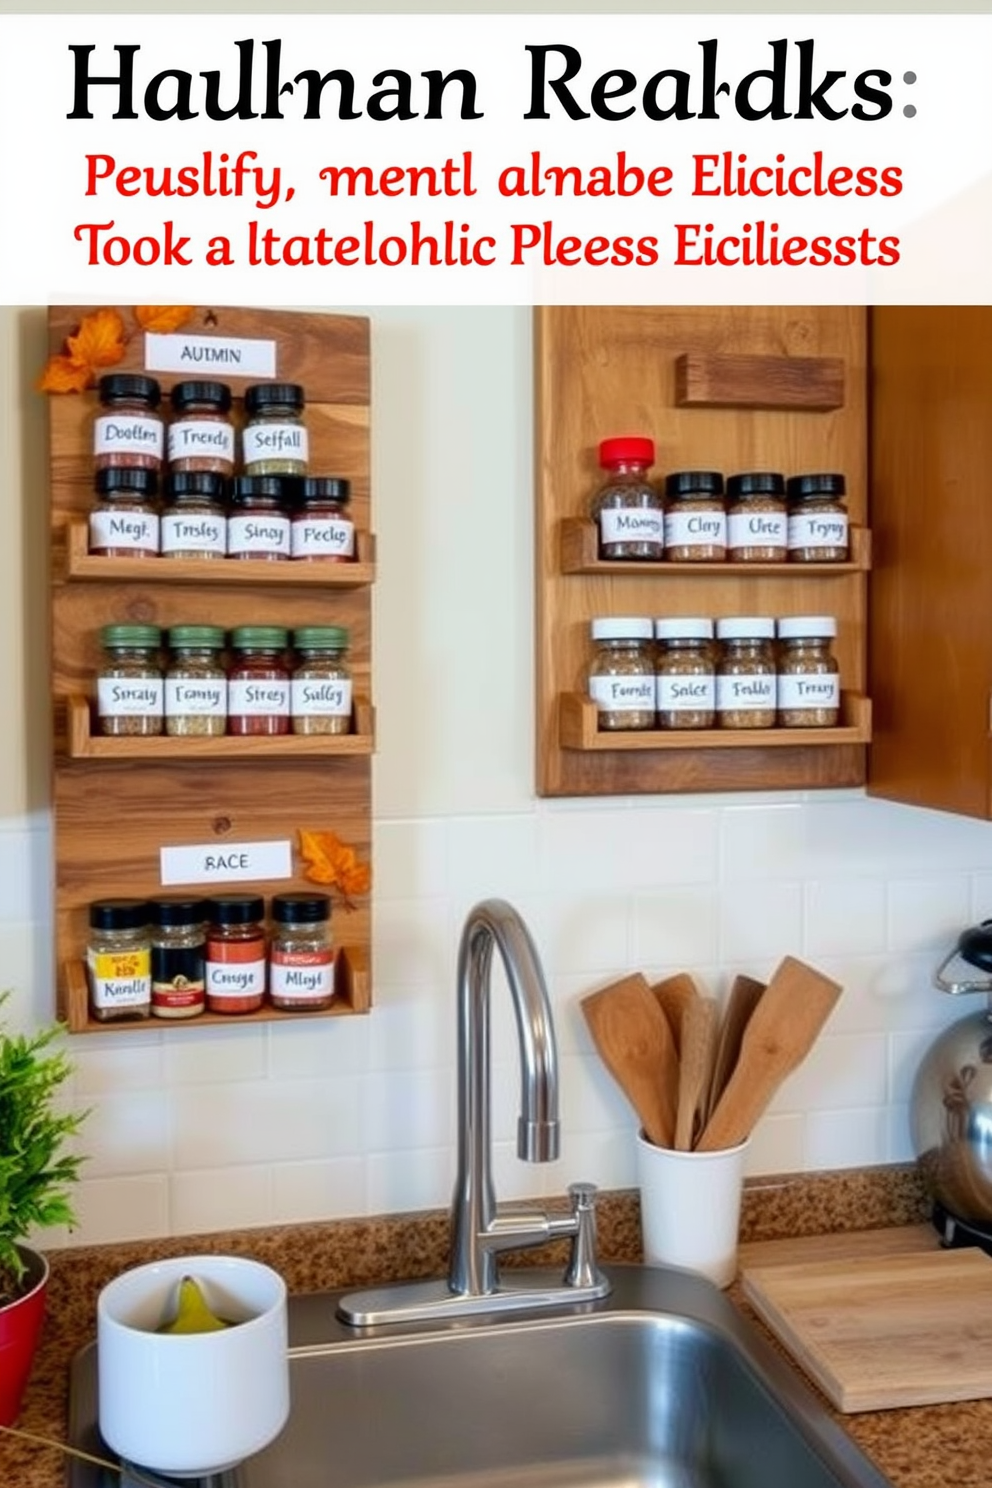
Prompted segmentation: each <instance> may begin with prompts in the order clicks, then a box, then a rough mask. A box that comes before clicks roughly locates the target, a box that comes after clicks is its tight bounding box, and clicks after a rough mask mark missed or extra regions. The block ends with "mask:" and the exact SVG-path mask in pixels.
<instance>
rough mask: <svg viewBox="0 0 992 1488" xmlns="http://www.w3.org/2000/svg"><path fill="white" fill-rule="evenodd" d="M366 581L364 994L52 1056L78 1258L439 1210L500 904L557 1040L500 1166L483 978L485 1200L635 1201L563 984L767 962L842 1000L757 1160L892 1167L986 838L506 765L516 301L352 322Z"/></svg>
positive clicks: (523, 727) (511, 668) (619, 1113)
mask: <svg viewBox="0 0 992 1488" xmlns="http://www.w3.org/2000/svg"><path fill="white" fill-rule="evenodd" d="M370 313H371V316H372V328H373V357H374V390H373V397H374V440H373V476H374V486H375V525H376V530H377V533H378V538H379V552H380V566H379V576H378V582H377V585H376V589H375V693H376V703H377V713H378V753H377V756H376V761H375V766H374V792H375V871H376V894H375V944H374V957H375V967H376V973H375V991H374V1001H375V1005H374V1008H373V1011H372V1013H371V1015H370V1016H369V1017H368V1018H362V1019H335V1020H322V1021H320V1022H310V1023H307V1022H305V1021H304V1022H302V1023H301V1024H300V1025H298V1026H297V1025H286V1024H280V1025H269V1026H266V1027H263V1028H253V1027H238V1026H232V1027H231V1028H226V1027H225V1028H220V1029H217V1028H213V1027H209V1028H207V1027H205V1028H201V1029H197V1028H196V1027H195V1026H191V1027H188V1028H183V1029H169V1030H167V1031H163V1032H160V1031H158V1030H150V1031H148V1032H144V1031H142V1032H136V1033H129V1034H128V1036H127V1037H126V1038H123V1037H121V1036H120V1035H119V1034H118V1035H116V1036H115V1035H114V1034H112V1033H107V1034H100V1035H96V1036H93V1037H87V1038H85V1039H77V1040H73V1041H71V1042H70V1052H71V1054H72V1056H73V1058H74V1060H75V1062H76V1065H77V1072H76V1076H75V1082H74V1089H73V1093H72V1098H73V1100H74V1101H75V1102H76V1103H77V1104H79V1105H85V1106H89V1107H91V1109H92V1114H91V1116H90V1118H89V1121H88V1123H87V1127H86V1133H85V1140H84V1142H83V1146H84V1148H85V1149H86V1151H87V1153H88V1154H89V1160H88V1163H87V1167H86V1176H85V1179H84V1182H83V1184H82V1186H81V1189H80V1205H79V1207H80V1216H81V1221H82V1223H81V1227H80V1229H79V1230H78V1231H77V1232H76V1234H75V1235H74V1237H73V1239H74V1240H75V1241H77V1242H81V1241H102V1240H116V1239H123V1238H127V1237H140V1236H155V1235H165V1234H173V1233H175V1234H188V1233H194V1232H196V1231H202V1230H208V1229H213V1228H225V1227H230V1226H238V1225H252V1224H262V1223H270V1222H292V1221H293V1220H303V1219H310V1218H321V1217H334V1216H347V1215H358V1214H368V1213H379V1212H385V1211H390V1212H393V1211H398V1210H408V1209H418V1208H425V1207H434V1206H436V1205H443V1204H445V1203H446V1202H447V1198H448V1195H449V1192H450V1185H451V1180H452V1175H453V1144H454V1064H453V1037H454V953H455V946H456V942H457V936H458V930H459V927H460V925H461V922H462V919H463V917H464V914H465V912H466V910H467V908H468V907H469V906H470V905H471V904H472V903H473V902H474V901H475V900H476V899H477V898H479V897H481V896H483V895H486V894H500V895H503V896H505V897H507V898H509V899H511V900H512V901H514V902H515V903H517V904H518V905H519V906H520V908H521V909H522V910H523V912H524V913H525V915H526V917H527V919H528V922H529V923H530V925H531V928H532V930H533V932H534V934H535V937H536V939H537V942H538V945H539V946H540V948H541V952H542V956H543V959H544V962H545V968H546V971H547V973H548V979H549V983H550V986H551V990H552V997H553V1001H554V1004H555V1010H556V1021H557V1026H558V1034H559V1041H560V1045H561V1050H562V1085H563V1099H564V1113H563V1119H564V1130H563V1144H562V1157H561V1159H560V1160H559V1162H557V1163H556V1164H552V1165H550V1166H549V1167H547V1168H540V1167H538V1168H529V1167H527V1166H526V1165H523V1164H521V1163H519V1162H518V1161H517V1160H516V1158H515V1155H514V1150H513V1132H514V1122H515V1114H516V1105H515V1082H516V1074H515V1052H514V1046H513V1038H512V1035H511V1029H510V1026H509V1017H508V1008H507V1006H506V1004H508V1001H509V999H508V998H506V997H505V996H503V995H502V989H501V988H499V987H497V989H496V990H497V996H496V999H495V1007H494V1039H493V1042H494V1049H495V1056H496V1061H497V1078H496V1081H495V1089H496V1097H495V1099H496V1109H495V1116H494V1123H495V1129H496V1135H497V1143H498V1152H497V1158H498V1175H499V1188H500V1193H501V1195H502V1196H504V1197H511V1196H525V1195H528V1194H535V1193H541V1192H558V1191H561V1190H562V1189H564V1187H565V1186H566V1184H567V1183H568V1182H569V1181H571V1180H573V1179H575V1178H578V1177H587V1178H591V1179H593V1180H594V1181H597V1182H599V1183H601V1184H603V1185H605V1186H608V1187H618V1186H623V1185H626V1184H628V1183H631V1182H632V1181H633V1131H634V1122H633V1118H632V1116H631V1114H630V1112H629V1111H628V1109H627V1108H626V1106H625V1104H624V1102H623V1100H622V1098H621V1097H620V1096H619V1094H618V1093H617V1092H616V1090H615V1088H614V1087H613V1085H612V1083H611V1082H610V1080H609V1078H608V1077H607V1076H606V1075H605V1073H604V1071H603V1069H602V1067H601V1066H600V1064H599V1062H598V1060H597V1059H596V1057H595V1055H594V1054H593V1052H592V1050H591V1049H590V1046H589V1043H588V1039H587V1037H586V1034H585V1029H584V1026H583V1024H582V1019H581V1016H580V1015H579V1012H578V998H579V996H580V995H581V994H582V993H583V992H584V991H587V990H590V989H591V988H593V987H595V986H598V985H602V984H603V983H604V982H605V981H607V980H609V979H610V978H611V977H613V976H615V975H617V974H618V973H620V972H622V971H626V970H627V969H630V968H632V967H638V968H642V969H644V970H645V971H646V972H648V973H649V974H652V975H661V974H663V973H665V972H668V971H672V970H677V969H680V968H683V967H689V968H691V969H693V970H695V971H697V972H698V973H699V974H700V975H701V976H702V977H703V978H704V980H705V981H706V983H707V985H708V987H709V988H710V989H711V990H712V991H714V992H715V993H717V994H720V995H722V994H723V992H724V991H725V989H726V986H727V983H728V981H729V978H730V976H731V975H732V973H733V972H734V971H737V970H743V971H748V972H750V973H752V974H753V975H757V976H762V975H766V974H767V973H768V972H769V971H770V969H771V968H772V966H773V965H774V963H775V961H776V960H777V959H778V957H779V956H780V955H781V954H782V953H783V952H784V951H786V950H788V951H793V952H796V953H797V954H800V955H804V956H806V957H808V958H809V959H810V960H812V961H814V962H816V963H817V964H819V965H821V966H823V967H824V969H826V970H828V971H830V972H831V973H833V974H835V975H837V976H838V977H839V978H840V979H841V980H842V981H843V982H844V984H845V993H844V997H843V998H842V1000H841V1003H840V1005H839V1007H838V1009H837V1011H836V1013H835V1014H834V1017H833V1018H832V1020H831V1023H830V1025H829V1027H828V1029H827V1031H826V1033H825V1035H824V1036H823V1038H822V1039H821V1041H820V1043H819V1045H818V1046H817V1048H816V1050H815V1051H814V1053H813V1054H812V1055H811V1057H810V1059H809V1060H808V1061H807V1063H806V1064H805V1065H804V1066H803V1068H802V1069H801V1070H800V1071H799V1072H798V1073H797V1074H796V1075H795V1076H793V1078H792V1079H791V1080H790V1081H789V1082H788V1084H787V1085H786V1087H785V1088H784V1089H783V1090H782V1091H781V1092H780V1094H779V1096H778V1097H777V1098H776V1101H775V1103H774V1106H773V1108H772V1111H771V1112H770V1113H769V1115H768V1116H767V1117H766V1118H765V1120H764V1121H763V1122H762V1123H761V1126H760V1128H759V1131H758V1133H757V1135H756V1139H755V1142H754V1146H753V1151H752V1154H751V1170H752V1172H757V1173H771V1172H781V1171H786V1170H795V1169H815V1168H828V1167H843V1166H848V1165H852V1164H855V1165H860V1164H863V1163H877V1162H886V1161H891V1160H897V1159H904V1158H907V1157H908V1156H909V1155H910V1150H909V1142H908V1130H907V1119H906V1105H907V1100H908V1093H909V1087H910V1082H911V1079H912V1074H913V1071H914V1069H915V1066H916V1063H917V1062H918V1059H919V1056H920V1054H921V1052H922V1050H923V1048H924V1047H925V1045H926V1043H927V1042H928V1040H929V1039H930V1038H931V1037H932V1036H933V1032H934V1030H935V1029H936V1028H937V1027H939V1026H940V1025H941V1024H942V1023H943V1022H945V1021H947V1020H948V1018H950V1017H951V1016H956V1015H957V1014H958V1013H959V1011H960V1010H959V1009H958V1008H955V1007H950V1006H948V1004H947V1000H946V999H941V998H940V996H939V995H938V994H937V993H936V992H934V991H932V990H931V987H930V983H929V976H930V970H931V968H932V966H933V964H934V963H935V961H936V960H937V958H938V957H939V955H940V954H941V953H942V951H943V950H944V948H945V947H946V945H947V944H948V943H949V941H950V940H951V939H952V937H953V936H955V935H956V933H957V931H958V930H959V928H960V927H961V926H962V925H963V924H966V923H970V922H971V921H972V920H974V919H976V918H978V917H980V916H984V915H986V914H988V913H989V901H990V897H992V826H990V825H989V824H986V823H978V822H970V821H966V820H963V819H958V818H952V817H949V816H944V815H940V814H937V813H931V812H925V811H917V810H913V809H910V808H901V807H897V806H892V805H888V804H886V803H882V802H877V801H870V800H867V799H865V798H864V797H863V796H862V794H861V793H860V792H858V791H845V792H830V793H826V794H816V793H810V794H809V795H806V794H803V793H786V794H784V795H780V794H769V795H764V796H755V795H747V796H744V795H742V796H715V797H711V796H698V797H674V798H662V797H649V798H637V799H626V798H622V799H604V800H594V801H538V800H536V799H535V797H534V795H533V772H532V738H533V706H532V697H531V693H532V572H533V551H532V481H531V474H530V470H531V448H532V436H531V417H532V415H531V375H530V358H531V345H530V314H529V312H528V311H527V310H524V309H517V310H501V309H462V310H447V309H438V308H432V307H422V308H406V309H380V310H373V311H371V312H370ZM41 328H42V316H41V313H40V312H38V311H36V310H18V309H15V310H8V311H5V312H3V314H2V315H0V368H2V373H0V439H2V447H3V449H4V455H5V460H4V469H5V473H6V485H5V491H4V502H5V512H6V517H7V521H6V524H5V531H6V533H7V542H6V544H5V545H4V547H3V548H2V549H0V605H2V606H3V611H2V614H3V624H2V626H0V666H2V669H3V670H2V675H3V685H4V695H5V697H6V698H7V700H8V714H7V717H8V726H7V728H6V729H4V730H3V732H2V733H0V803H2V809H0V953H2V954H3V956H4V966H5V973H4V977H3V981H4V982H5V983H9V984H10V985H12V986H14V987H15V989H16V1000H15V1004H14V1017H15V1019H16V1020H17V1021H19V1022H21V1023H24V1024H30V1023H33V1022H37V1021H41V1020H43V1019H46V1018H47V1017H49V1016H50V1014H51V1010H52V998H51V964H52V963H51V945H50V940H51V925H50V905H49V889H48V879H49V860H50V843H49V836H48V824H47V814H46V799H45V788H46V787H45V782H46V778H47V773H46V772H47V765H46V760H47V752H48V741H47V724H46V714H47V677H46V662H45V643H44V638H43V632H44V614H45V609H46V601H45V591H44V584H45V540H44V516H45V513H44V507H45V502H46V494H47V493H46V489H45V478H44V462H45V430H44V406H43V399H42V398H41V397H40V396H38V395H37V394H35V393H33V392H32V391H31V383H32V379H33V377H34V375H35V373H36V370H37V368H38V366H40V364H41V361H42V360H43V354H44V352H43V336H42V329H41Z"/></svg>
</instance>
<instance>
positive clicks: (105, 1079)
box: [69, 1031, 166, 1130]
mask: <svg viewBox="0 0 992 1488" xmlns="http://www.w3.org/2000/svg"><path fill="white" fill-rule="evenodd" d="M69 1054H70V1058H71V1059H72V1063H73V1065H74V1066H75V1075H74V1090H75V1093H76V1095H77V1096H78V1097H79V1098H80V1099H81V1100H82V1101H83V1103H84V1104H85V1103H86V1102H87V1101H92V1100H93V1099H94V1097H101V1096H107V1095H120V1094H123V1093H124V1092H125V1091H134V1090H140V1091H148V1090H155V1089H160V1088H162V1087H163V1086H165V1084H166V1079H165V1057H164V1050H163V1047H162V1040H161V1035H160V1034H158V1033H152V1032H149V1033H144V1032H141V1033H138V1032H137V1031H135V1032H134V1033H133V1034H132V1035H131V1037H130V1038H127V1039H124V1040H121V1039H119V1038H117V1039H114V1038H113V1037H112V1036H109V1035H108V1036H106V1037H104V1036H103V1035H101V1034H95V1035H94V1036H93V1038H90V1039H86V1041H85V1043H84V1044H83V1047H82V1048H79V1047H77V1045H76V1044H73V1045H72V1047H71V1049H70V1051H69ZM84 1130H85V1128H84Z"/></svg>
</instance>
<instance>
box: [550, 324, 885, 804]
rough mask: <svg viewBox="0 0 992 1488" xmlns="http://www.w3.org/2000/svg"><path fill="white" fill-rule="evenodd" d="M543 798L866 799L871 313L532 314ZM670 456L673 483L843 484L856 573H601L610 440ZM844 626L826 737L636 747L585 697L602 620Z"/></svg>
mask: <svg viewBox="0 0 992 1488" xmlns="http://www.w3.org/2000/svg"><path fill="white" fill-rule="evenodd" d="M535 317H536V374H537V376H536V380H537V409H536V412H537V435H536V450H537V476H536V485H537V510H536V634H537V641H536V644H537V665H536V684H537V700H536V701H537V709H536V713H537V788H538V792H539V793H540V794H541V795H545V796H583V795H634V794H639V793H664V792H679V791H718V790H719V791H727V790H770V789H789V788H811V787H825V786H851V785H862V784H864V781H865V773H866V746H867V744H868V742H869V740H870V738H871V704H870V701H869V699H868V697H867V696H866V695H865V688H866V681H865V678H866V669H867V631H866V627H867V585H868V575H869V571H870V568H871V534H870V531H869V530H868V509H867V492H866V481H867V475H866V465H867V446H868V440H867V407H866V356H867V349H866V342H867V335H866V312H865V311H864V309H863V308H861V307H847V306H842V307H832V306H826V307H813V308H807V309H797V308H796V307H793V306H771V307H762V306H759V307H730V308H728V307H694V306H689V307H685V306H646V307H645V306H631V305H627V306H564V307H559V306H551V307H541V308H538V309H537V310H536V311H535ZM621 434H642V435H646V436H650V437H651V438H653V439H654V441H655V446H656V460H655V466H654V470H653V472H652V477H653V478H654V479H659V478H660V479H662V480H663V479H664V476H665V475H666V474H668V473H669V472H670V471H673V470H720V471H722V472H723V473H724V474H725V475H731V474H734V473H735V472H739V471H746V470H777V471H781V472H782V473H783V474H785V475H787V476H788V475H796V474H802V473H808V472H813V471H841V472H843V473H844V475H845V476H846V478H847V492H848V494H847V509H848V513H849V518H850V523H851V550H850V557H849V560H848V561H847V562H846V563H829V564H828V563H824V564H812V563H802V564H799V563H768V564H758V563H731V562H724V563H671V562H667V561H665V560H662V561H660V562H657V563H650V562H646V563H636V562H616V561H614V562H606V561H603V560H601V559H600V558H599V557H598V546H597V533H596V528H595V525H594V523H593V522H592V521H591V520H590V519H589V517H588V515H587V513H588V507H589V501H590V498H591V496H592V494H593V492H594V491H595V490H596V489H597V487H598V486H599V485H600V484H601V483H602V480H603V472H602V471H601V470H600V469H599V466H598V463H597V451H598V446H599V442H600V440H601V439H605V438H609V437H611V436H613V435H621ZM800 614H803V615H809V614H818V615H819V614H830V615H834V616H835V617H836V619H837V625H838V634H837V640H836V644H835V647H834V653H835V655H836V657H837V661H838V665H839V668H840V677H841V687H842V699H841V704H842V706H841V719H840V722H839V723H838V725H837V726H836V727H833V728H829V729H824V728H819V729H764V730H754V731H752V730H730V729H712V730H699V731H692V730H686V731H685V732H681V733H680V732H678V731H675V730H672V731H665V730H645V731H643V732H640V731H637V732H633V731H632V732H630V733H623V732H622V731H611V732H605V731H600V730H599V729H598V728H597V723H596V709H595V706H594V705H593V704H592V703H590V701H589V699H588V695H587V685H586V679H587V673H588V666H589V660H590V656H591V645H590V639H589V622H590V621H591V620H592V619H593V618H594V617H596V616H609V615H613V616H620V615H644V616H651V617H652V618H654V617H658V616H673V617H674V616H679V615H706V616H710V617H712V618H714V619H715V618H718V617H721V616H728V615H773V616H776V617H778V616H782V615H800Z"/></svg>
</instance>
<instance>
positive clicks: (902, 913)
mask: <svg viewBox="0 0 992 1488" xmlns="http://www.w3.org/2000/svg"><path fill="white" fill-rule="evenodd" d="M888 904H889V910H888V940H889V949H890V950H892V951H897V952H899V953H901V954H904V955H920V954H926V955H928V956H931V957H932V959H933V964H934V966H936V965H937V964H938V962H939V961H941V960H942V959H943V958H944V956H945V955H946V954H947V952H948V951H949V950H951V949H952V947H953V946H954V945H955V943H956V941H957V938H958V936H959V935H960V933H961V931H962V930H963V929H964V928H965V926H966V925H967V924H968V923H969V921H970V915H971V883H970V880H969V878H968V875H967V874H966V873H963V872H962V873H947V874H944V875H942V876H941V877H939V878H938V877H931V876H927V877H925V878H917V879H901V878H900V879H895V880H892V881H890V882H889V884H888Z"/></svg>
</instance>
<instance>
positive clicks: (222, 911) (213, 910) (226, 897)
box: [203, 894, 265, 925]
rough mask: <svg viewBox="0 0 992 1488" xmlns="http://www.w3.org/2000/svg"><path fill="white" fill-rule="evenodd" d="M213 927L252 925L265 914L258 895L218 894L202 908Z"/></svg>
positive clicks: (263, 901)
mask: <svg viewBox="0 0 992 1488" xmlns="http://www.w3.org/2000/svg"><path fill="white" fill-rule="evenodd" d="M203 908H204V911H205V913H206V916H207V919H208V920H210V922H211V923H212V924H214V925H253V924H255V923H256V922H257V921H258V920H261V919H262V917H263V915H264V914H265V900H264V899H263V898H262V897H261V895H260V894H218V895H217V896H216V897H215V898H212V899H208V900H207V901H206V903H205V904H204V906H203Z"/></svg>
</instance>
